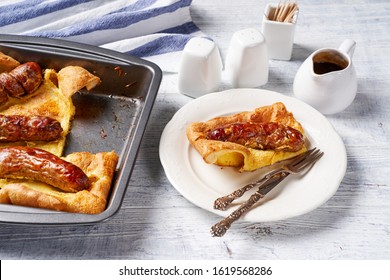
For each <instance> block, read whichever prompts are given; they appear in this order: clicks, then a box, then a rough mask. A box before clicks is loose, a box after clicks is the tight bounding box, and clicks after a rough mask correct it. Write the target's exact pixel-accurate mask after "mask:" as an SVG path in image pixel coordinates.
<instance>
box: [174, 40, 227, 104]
mask: <svg viewBox="0 0 390 280" xmlns="http://www.w3.org/2000/svg"><path fill="white" fill-rule="evenodd" d="M222 68H223V66H222V60H221V56H220V53H219V50H218V48H217V46H216V44H215V43H214V42H213V41H211V40H208V39H206V38H200V37H195V38H192V39H191V40H189V41H188V43H187V44H186V45H185V47H184V50H183V54H182V58H181V62H180V67H179V73H178V79H179V82H178V86H179V92H180V93H182V94H185V95H188V96H191V97H194V98H197V97H199V96H201V95H204V94H206V93H210V92H214V91H216V90H217V89H218V87H219V85H220V82H221V77H222Z"/></svg>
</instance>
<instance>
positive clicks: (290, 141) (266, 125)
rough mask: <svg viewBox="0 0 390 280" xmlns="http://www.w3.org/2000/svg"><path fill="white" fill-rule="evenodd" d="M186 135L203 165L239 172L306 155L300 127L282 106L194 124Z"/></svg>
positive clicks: (302, 131) (278, 104)
mask: <svg viewBox="0 0 390 280" xmlns="http://www.w3.org/2000/svg"><path fill="white" fill-rule="evenodd" d="M186 133H187V138H188V140H189V142H190V143H191V145H192V146H193V147H194V148H195V149H196V150H197V151H198V152H199V153H200V154H201V156H202V157H203V159H204V161H205V162H207V163H210V164H216V165H219V166H232V167H237V168H238V169H239V171H253V170H256V169H259V168H261V167H264V166H268V165H272V164H274V163H277V162H280V161H282V160H286V159H289V158H291V157H294V156H296V155H298V154H300V153H303V152H305V151H306V147H305V136H304V130H303V128H302V125H301V124H300V123H299V122H298V121H297V120H296V119H295V118H294V116H293V114H292V113H291V112H289V111H287V109H286V107H285V105H284V104H283V103H281V102H277V103H275V104H272V105H270V106H264V107H259V108H256V109H255V110H254V111H252V112H241V113H238V114H235V115H231V116H225V117H217V118H214V119H211V120H209V121H206V122H195V123H192V124H190V125H189V126H188V127H187V131H186Z"/></svg>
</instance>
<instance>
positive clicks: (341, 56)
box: [294, 39, 357, 114]
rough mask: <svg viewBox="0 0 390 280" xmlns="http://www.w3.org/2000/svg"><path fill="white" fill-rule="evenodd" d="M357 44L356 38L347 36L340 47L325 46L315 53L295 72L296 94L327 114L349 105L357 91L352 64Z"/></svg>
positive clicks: (341, 109)
mask: <svg viewBox="0 0 390 280" xmlns="http://www.w3.org/2000/svg"><path fill="white" fill-rule="evenodd" d="M355 46H356V42H355V41H353V40H350V39H346V40H345V41H344V42H343V43H342V44H341V45H340V47H339V48H338V49H330V48H326V49H325V48H324V49H319V50H317V51H315V52H314V53H312V54H311V55H310V56H309V57H308V58H307V59H306V60H305V61H304V62H303V64H302V65H301V67H300V68H299V69H298V72H297V74H296V75H295V79H294V94H295V96H296V97H297V98H299V99H301V100H302V101H304V102H306V103H308V104H309V105H311V106H313V107H314V108H316V109H317V110H318V111H320V112H321V113H323V114H335V113H339V112H341V111H343V110H344V109H346V108H347V107H348V106H349V105H350V104H351V103H352V101H353V100H354V99H355V96H356V91H357V77H356V72H355V68H354V67H353V65H352V56H353V52H354V50H355Z"/></svg>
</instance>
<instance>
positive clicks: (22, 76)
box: [0, 62, 43, 98]
mask: <svg viewBox="0 0 390 280" xmlns="http://www.w3.org/2000/svg"><path fill="white" fill-rule="evenodd" d="M42 79H43V78H42V70H41V67H40V66H39V65H38V63H35V62H27V63H24V64H21V65H19V66H18V67H16V68H15V69H13V70H12V71H11V72H9V73H1V74H0V84H1V85H2V86H3V88H4V89H5V90H6V92H7V93H8V95H9V96H12V97H18V98H20V97H23V96H25V95H28V94H31V93H33V92H34V91H35V90H37V89H38V87H39V85H40V84H41V82H42Z"/></svg>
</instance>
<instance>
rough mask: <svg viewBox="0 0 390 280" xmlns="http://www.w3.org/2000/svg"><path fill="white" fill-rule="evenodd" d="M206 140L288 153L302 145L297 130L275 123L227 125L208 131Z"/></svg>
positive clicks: (299, 133)
mask: <svg viewBox="0 0 390 280" xmlns="http://www.w3.org/2000/svg"><path fill="white" fill-rule="evenodd" d="M206 138H207V139H209V140H218V141H224V142H233V143H237V144H240V145H243V146H246V147H249V148H253V149H260V150H283V151H290V152H296V151H299V150H300V149H302V147H303V144H304V138H303V135H302V133H301V132H300V131H299V130H296V129H294V128H292V127H289V126H285V125H282V124H280V123H276V122H267V123H252V122H247V123H233V124H228V125H225V126H222V127H218V128H215V129H213V130H211V131H209V132H208V134H207V137H206Z"/></svg>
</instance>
